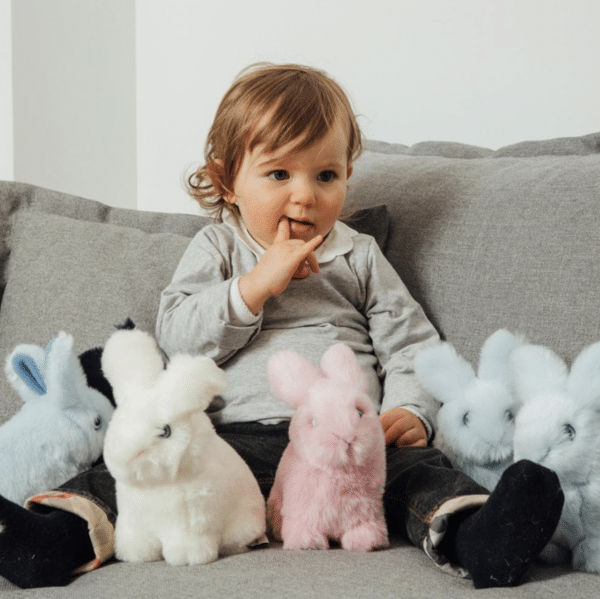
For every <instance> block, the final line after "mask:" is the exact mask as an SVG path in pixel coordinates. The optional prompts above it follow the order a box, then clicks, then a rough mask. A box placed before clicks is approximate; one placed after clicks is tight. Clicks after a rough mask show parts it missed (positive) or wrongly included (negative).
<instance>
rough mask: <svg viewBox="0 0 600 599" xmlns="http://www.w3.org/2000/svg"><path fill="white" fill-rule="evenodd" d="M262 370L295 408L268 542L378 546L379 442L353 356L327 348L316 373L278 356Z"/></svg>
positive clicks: (381, 541)
mask: <svg viewBox="0 0 600 599" xmlns="http://www.w3.org/2000/svg"><path fill="white" fill-rule="evenodd" d="M268 371H269V380H270V384H271V391H272V393H273V395H275V397H278V398H280V399H282V400H283V401H285V402H286V403H288V404H290V405H291V406H293V407H295V408H296V413H295V414H294V416H293V418H292V421H291V423H290V443H289V445H288V446H287V448H286V450H285V452H284V454H283V456H282V458H281V461H280V463H279V466H278V468H277V473H276V476H275V483H274V485H273V489H272V490H271V494H270V496H269V499H268V502H267V514H268V521H269V524H270V526H271V531H272V534H273V536H274V537H275V538H277V539H278V540H283V547H284V549H327V548H328V547H329V540H333V541H339V542H340V543H341V545H342V547H343V548H344V549H352V550H357V551H371V550H372V549H375V548H378V547H386V546H387V545H388V535H387V527H386V524H385V519H384V516H383V500H382V497H383V487H384V484H385V438H384V435H383V429H382V427H381V424H380V421H379V417H378V415H377V412H376V411H375V408H374V405H373V402H372V400H371V399H370V398H369V396H368V394H367V379H366V376H365V374H364V373H363V372H362V370H361V368H360V366H359V364H358V361H357V359H356V356H355V355H354V353H353V351H352V350H351V349H350V348H349V347H348V346H347V345H344V344H341V343H340V344H337V345H334V346H332V347H331V348H329V349H328V350H327V352H325V354H324V355H323V358H322V360H321V368H317V367H316V366H315V365H314V364H311V363H310V362H309V361H308V360H306V359H305V358H303V357H302V356H301V355H299V354H298V353H296V352H294V351H281V352H279V353H277V354H275V355H274V356H273V357H272V358H271V360H270V361H269V366H268Z"/></svg>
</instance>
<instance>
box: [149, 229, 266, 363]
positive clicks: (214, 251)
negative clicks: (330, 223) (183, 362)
mask: <svg viewBox="0 0 600 599" xmlns="http://www.w3.org/2000/svg"><path fill="white" fill-rule="evenodd" d="M205 229H207V228H205ZM205 229H202V230H201V231H200V232H199V233H198V234H197V235H196V236H195V237H194V239H193V240H192V241H191V243H190V245H189V246H188V248H187V250H186V251H185V253H184V255H183V256H182V258H181V261H180V262H179V265H178V266H177V269H176V270H175V274H174V275H173V279H172V281H171V283H170V284H169V285H168V286H167V287H166V288H165V289H164V291H163V292H162V294H161V298H160V304H159V309H158V316H157V320H156V338H157V340H158V343H159V345H160V346H161V347H162V349H163V350H164V351H165V353H166V354H167V355H168V356H171V355H173V354H175V353H180V352H181V353H191V354H198V353H200V354H202V355H205V356H208V357H209V358H212V359H213V360H215V362H216V363H217V364H221V363H222V362H224V361H225V360H227V359H228V358H230V357H231V356H233V355H234V354H235V353H237V352H238V351H239V350H240V349H241V348H243V347H245V346H246V345H247V344H248V343H250V342H251V341H252V340H253V339H254V337H255V336H256V335H257V334H258V332H259V330H260V325H261V315H259V317H258V318H255V319H254V320H253V322H249V321H250V319H249V318H246V319H244V318H241V319H240V318H239V317H238V313H237V309H236V308H235V307H232V306H231V297H232V295H234V294H235V290H233V291H232V285H233V283H234V282H235V280H236V279H235V277H231V267H230V264H229V261H228V256H227V251H226V249H227V248H224V247H219V243H218V240H216V239H215V238H214V236H213V237H211V236H210V235H209V234H207V231H206V230H205ZM238 293H239V291H238ZM239 299H240V300H241V301H242V303H243V300H242V298H241V296H240V298H239ZM238 308H239V306H238ZM248 323H249V324H248Z"/></svg>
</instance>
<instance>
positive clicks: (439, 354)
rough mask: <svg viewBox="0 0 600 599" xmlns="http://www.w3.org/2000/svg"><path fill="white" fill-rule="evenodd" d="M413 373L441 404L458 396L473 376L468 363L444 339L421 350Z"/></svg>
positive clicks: (459, 396)
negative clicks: (433, 345)
mask: <svg viewBox="0 0 600 599" xmlns="http://www.w3.org/2000/svg"><path fill="white" fill-rule="evenodd" d="M415 372H416V374H417V377H418V379H419V381H420V382H421V385H422V386H423V388H424V389H425V391H427V392H428V393H429V394H430V395H432V396H433V397H434V398H435V399H437V400H438V401H441V402H442V403H446V402H448V401H453V400H455V399H460V398H461V397H462V396H463V395H464V392H465V390H466V388H467V386H468V385H469V384H470V383H471V382H472V381H473V380H474V379H475V370H474V369H473V367H472V366H471V364H469V362H467V361H466V360H465V359H464V358H463V357H462V356H459V355H458V354H457V353H456V350H455V349H454V347H453V346H452V345H450V343H447V342H443V343H440V344H439V345H436V346H435V347H429V348H426V349H423V350H421V351H420V352H419V353H418V354H417V355H416V356H415Z"/></svg>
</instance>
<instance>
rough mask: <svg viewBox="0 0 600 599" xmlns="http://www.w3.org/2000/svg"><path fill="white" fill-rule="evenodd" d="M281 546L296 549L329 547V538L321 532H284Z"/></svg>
mask: <svg viewBox="0 0 600 599" xmlns="http://www.w3.org/2000/svg"><path fill="white" fill-rule="evenodd" d="M283 548H284V549H291V550H298V549H329V539H328V538H327V537H326V536H325V535H324V534H321V533H317V532H314V533H310V531H302V532H301V533H300V534H284V535H283Z"/></svg>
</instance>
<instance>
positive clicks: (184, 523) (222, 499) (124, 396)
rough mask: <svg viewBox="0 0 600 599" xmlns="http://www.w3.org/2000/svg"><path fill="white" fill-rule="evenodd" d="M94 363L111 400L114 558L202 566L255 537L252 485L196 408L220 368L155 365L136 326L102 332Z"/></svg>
mask: <svg viewBox="0 0 600 599" xmlns="http://www.w3.org/2000/svg"><path fill="white" fill-rule="evenodd" d="M102 368H103V371H104V374H105V376H106V378H107V379H108V380H109V382H110V384H111V385H112V387H113V391H114V396H115V400H116V402H117V409H116V411H115V414H114V417H113V419H112V421H111V424H110V426H109V429H108V432H107V434H106V440H105V446H104V461H105V462H106V465H107V467H108V469H109V471H110V472H111V473H112V475H113V476H114V477H115V479H116V481H117V487H116V488H117V506H118V517H117V523H116V530H115V550H116V556H117V557H118V558H119V559H121V560H125V561H133V562H142V561H154V560H160V559H163V558H164V559H165V560H166V561H167V562H168V563H169V564H173V565H186V564H203V563H208V562H212V561H214V560H216V559H217V557H218V555H219V554H222V555H225V554H232V553H239V552H241V551H244V550H246V548H247V546H248V545H250V544H252V543H253V542H255V541H257V540H262V538H263V537H264V533H265V528H266V524H265V501H264V498H263V496H262V494H261V492H260V489H259V487H258V483H257V482H256V479H255V478H254V476H253V474H252V472H251V471H250V469H249V468H248V466H247V465H246V463H245V462H244V461H243V460H242V458H241V457H240V456H239V455H238V454H237V453H236V452H235V451H234V449H233V448H232V447H231V446H230V445H228V444H227V443H226V442H225V441H224V440H223V439H221V438H220V437H219V436H217V434H216V432H215V429H214V427H213V425H212V423H211V422H210V419H209V418H208V416H207V415H206V414H205V412H204V410H205V409H206V408H207V407H208V405H209V403H210V401H211V399H212V398H213V397H214V396H215V395H216V394H218V393H220V392H221V391H222V390H223V389H224V388H225V374H224V372H223V371H222V370H221V369H220V368H218V367H217V365H216V364H215V363H214V362H213V361H212V360H211V359H209V358H205V357H202V356H189V355H183V354H181V355H175V356H173V358H172V360H171V361H170V363H169V364H168V366H167V368H166V369H165V368H164V365H163V360H162V357H161V353H160V350H159V348H158V346H157V344H156V342H155V340H154V339H153V338H152V337H151V336H150V335H149V334H147V333H145V332H143V331H140V330H136V329H133V330H122V331H117V332H116V333H114V334H113V335H112V336H111V337H110V339H109V340H108V342H107V343H106V346H105V347H104V352H103V354H102Z"/></svg>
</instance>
